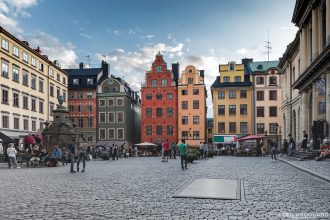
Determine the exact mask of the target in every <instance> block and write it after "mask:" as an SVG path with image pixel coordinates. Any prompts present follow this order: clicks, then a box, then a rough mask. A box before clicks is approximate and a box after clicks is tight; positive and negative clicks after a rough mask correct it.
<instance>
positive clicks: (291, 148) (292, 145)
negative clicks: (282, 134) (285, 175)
mask: <svg viewBox="0 0 330 220" xmlns="http://www.w3.org/2000/svg"><path fill="white" fill-rule="evenodd" d="M288 136H289V156H291V155H292V152H293V151H295V150H296V142H295V141H294V139H293V137H292V135H291V134H289V135H288Z"/></svg>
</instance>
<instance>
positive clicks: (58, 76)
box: [56, 73, 61, 82]
mask: <svg viewBox="0 0 330 220" xmlns="http://www.w3.org/2000/svg"><path fill="white" fill-rule="evenodd" d="M56 78H57V81H59V82H60V81H61V75H60V74H59V73H57V74H56Z"/></svg>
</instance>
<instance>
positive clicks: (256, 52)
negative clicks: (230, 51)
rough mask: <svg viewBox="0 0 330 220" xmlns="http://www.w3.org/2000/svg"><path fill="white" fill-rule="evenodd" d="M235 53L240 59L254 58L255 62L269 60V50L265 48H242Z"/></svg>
mask: <svg viewBox="0 0 330 220" xmlns="http://www.w3.org/2000/svg"><path fill="white" fill-rule="evenodd" d="M235 53H236V54H238V55H239V56H240V57H239V59H241V58H244V57H248V58H253V60H255V61H265V60H267V48H266V47H264V46H254V47H250V48H245V47H242V48H239V49H237V50H236V52H235ZM270 53H271V51H270Z"/></svg>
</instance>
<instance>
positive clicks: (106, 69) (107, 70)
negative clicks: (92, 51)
mask: <svg viewBox="0 0 330 220" xmlns="http://www.w3.org/2000/svg"><path fill="white" fill-rule="evenodd" d="M101 65H102V70H103V76H105V77H109V73H110V66H109V64H108V63H107V62H105V61H104V60H102V64H101Z"/></svg>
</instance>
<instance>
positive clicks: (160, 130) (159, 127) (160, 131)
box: [156, 125, 163, 135]
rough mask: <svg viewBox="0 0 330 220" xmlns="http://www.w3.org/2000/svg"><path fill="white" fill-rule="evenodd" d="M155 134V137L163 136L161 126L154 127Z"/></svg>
mask: <svg viewBox="0 0 330 220" xmlns="http://www.w3.org/2000/svg"><path fill="white" fill-rule="evenodd" d="M156 134H157V135H162V134H163V126H161V125H157V126H156Z"/></svg>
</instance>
